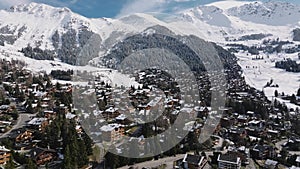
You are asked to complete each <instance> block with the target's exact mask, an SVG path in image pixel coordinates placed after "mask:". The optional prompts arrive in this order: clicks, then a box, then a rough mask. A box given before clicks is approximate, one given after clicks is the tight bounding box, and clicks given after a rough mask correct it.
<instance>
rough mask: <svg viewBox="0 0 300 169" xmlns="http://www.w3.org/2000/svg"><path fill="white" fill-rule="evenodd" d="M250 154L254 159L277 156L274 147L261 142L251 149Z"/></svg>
mask: <svg viewBox="0 0 300 169" xmlns="http://www.w3.org/2000/svg"><path fill="white" fill-rule="evenodd" d="M250 154H251V157H252V158H253V159H267V158H274V157H275V156H276V152H275V149H274V147H272V146H269V145H260V144H257V145H255V146H254V147H253V148H252V149H251V150H250Z"/></svg>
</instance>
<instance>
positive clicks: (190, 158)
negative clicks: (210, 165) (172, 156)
mask: <svg viewBox="0 0 300 169" xmlns="http://www.w3.org/2000/svg"><path fill="white" fill-rule="evenodd" d="M202 158H203V157H202V156H198V155H192V154H186V156H185V157H184V159H183V162H187V163H189V164H194V165H198V164H199V163H200V162H201V159H202Z"/></svg>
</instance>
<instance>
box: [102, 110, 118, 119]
mask: <svg viewBox="0 0 300 169" xmlns="http://www.w3.org/2000/svg"><path fill="white" fill-rule="evenodd" d="M119 115H120V113H119V111H118V109H117V108H113V107H109V108H107V109H106V110H105V111H104V112H102V116H103V118H104V119H106V120H108V119H114V118H116V117H118V116H119Z"/></svg>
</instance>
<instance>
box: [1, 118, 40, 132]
mask: <svg viewBox="0 0 300 169" xmlns="http://www.w3.org/2000/svg"><path fill="white" fill-rule="evenodd" d="M34 116H35V114H19V118H18V120H17V123H16V124H15V125H14V126H13V127H12V128H11V129H10V130H9V131H7V132H6V133H3V134H2V135H1V136H0V138H5V137H7V136H8V135H9V134H10V133H11V132H12V131H13V130H15V129H18V128H22V127H23V126H25V125H26V122H27V121H28V120H30V119H31V117H34Z"/></svg>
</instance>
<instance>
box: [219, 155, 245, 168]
mask: <svg viewBox="0 0 300 169" xmlns="http://www.w3.org/2000/svg"><path fill="white" fill-rule="evenodd" d="M218 168H219V169H227V168H228V169H229V168H230V169H240V168H241V159H240V157H238V156H237V155H235V154H219V156H218Z"/></svg>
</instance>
